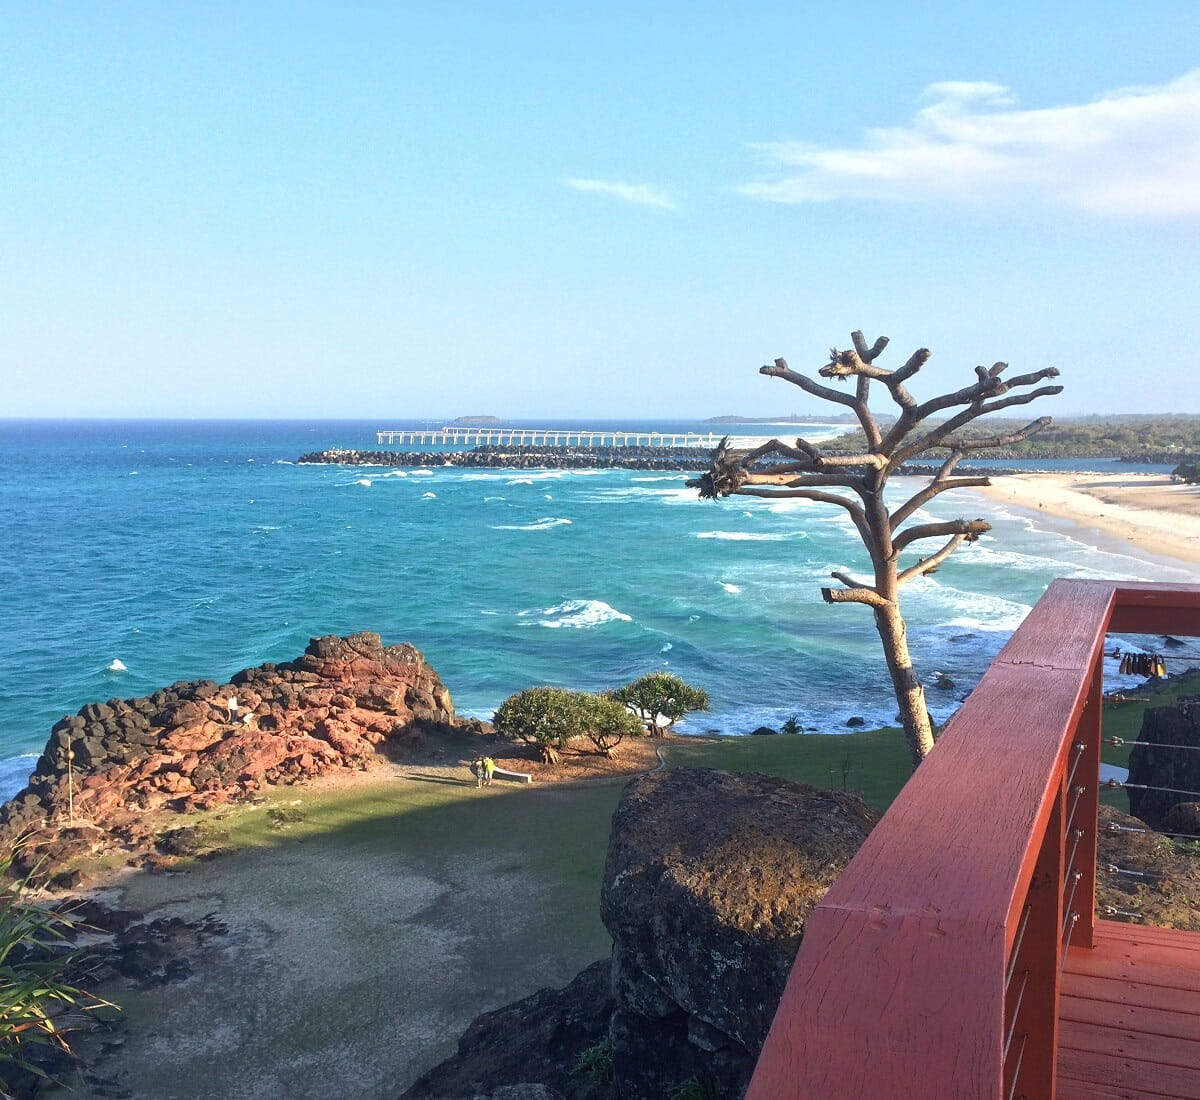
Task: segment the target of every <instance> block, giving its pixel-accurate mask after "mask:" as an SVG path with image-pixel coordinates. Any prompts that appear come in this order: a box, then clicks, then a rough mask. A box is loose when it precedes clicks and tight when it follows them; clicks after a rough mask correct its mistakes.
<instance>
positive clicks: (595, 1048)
mask: <svg viewBox="0 0 1200 1100" xmlns="http://www.w3.org/2000/svg"><path fill="white" fill-rule="evenodd" d="M571 1075H572V1076H573V1077H579V1078H582V1079H583V1080H584V1081H585V1082H586V1083H587V1084H589V1085H607V1084H609V1083H610V1082H611V1081H612V1079H613V1052H612V1040H611V1039H601V1040H600V1041H599V1042H598V1043H595V1044H593V1045H592V1046H590V1047H587V1048H586V1049H585V1050H583V1051H581V1052H580V1054H579V1059H578V1061H576V1063H575V1068H574V1069H573V1070H572V1071H571Z"/></svg>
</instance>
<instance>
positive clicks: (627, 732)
mask: <svg viewBox="0 0 1200 1100" xmlns="http://www.w3.org/2000/svg"><path fill="white" fill-rule="evenodd" d="M492 722H493V724H494V725H495V727H496V729H497V730H498V731H499V732H500V733H502V734H503V735H504V736H505V737H512V738H514V739H516V740H518V741H526V742H529V743H530V744H536V745H541V746H542V758H543V759H544V760H546V761H548V762H550V763H556V762H557V753H558V751H560V750H562V749H564V748H566V746H567V744H568V743H569V742H571V741H574V740H575V739H576V738H577V737H587V738H589V739H590V740H591V742H592V743H593V744H594V745H595V746H596V748H597V749H598V750H599V751H600V752H602V753H604V754H606V755H609V756H611V755H612V750H613V749H614V748H616V746H617V745H619V744H620V743H621V741H622V740H623V739H624V738H625V737H628V736H636V735H637V734H639V733H641V732H642V724H641V722H639V721H638V719H637V717H636V716H635V715H633V714H630V713H629V711H628V710H627V709H626V708H625V707H624V706H623V705H622V704H621V703H619V702H617V701H615V700H614V699H610V698H607V697H604V696H600V695H592V694H590V693H589V692H586V691H568V690H567V689H566V688H555V687H532V688H526V689H525V690H524V691H519V692H517V694H516V695H510V696H509V697H508V698H507V699H505V700H504V702H503V703H501V704H500V706H499V708H498V709H497V711H496V714H495V716H494V717H493V719H492Z"/></svg>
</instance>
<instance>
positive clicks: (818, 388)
mask: <svg viewBox="0 0 1200 1100" xmlns="http://www.w3.org/2000/svg"><path fill="white" fill-rule="evenodd" d="M851 339H852V340H853V342H854V347H853V348H852V349H850V350H848V351H838V350H837V349H836V348H834V349H833V350H832V352H831V353H830V361H829V362H828V363H827V364H826V365H825V366H823V367H821V368H820V369H819V370H818V372H817V373H818V374H819V375H820V376H821V377H822V378H829V379H836V380H838V381H841V382H844V381H847V380H849V379H854V380H855V385H854V391H853V393H849V392H843V391H841V390H836V389H832V388H831V387H829V386H825V385H822V384H821V383H820V382H817V381H816V380H815V379H812V378H809V377H807V376H806V375H803V374H798V373H796V372H795V371H793V370H792V369H791V368H790V367H788V365H787V363H786V362H785V361H784V360H783V359H776V360H775V363H774V365H773V366H767V367H763V368H761V370H760V371H759V373H760V374H765V375H768V376H769V377H771V378H782V379H784V380H786V381H788V382H791V383H792V384H793V385H796V386H799V387H800V388H801V389H802V390H804V391H805V392H806V393H810V394H812V395H813V396H814V397H819V398H821V399H822V400H824V401H830V402H832V403H834V404H836V405H842V406H845V407H846V408H848V409H850V410H851V411H852V412H853V413H854V415H855V417H856V418H857V419H858V423H859V425H860V427H861V428H862V431H863V434H864V435H865V436H866V449H865V450H864V451H863V452H862V453H861V454H852V455H833V454H829V455H827V454H824V453H823V452H822V451H821V449H820V448H819V447H817V446H816V445H815V444H812V443H809V442H808V441H807V440H805V439H797V440H796V441H795V443H794V444H789V443H784V442H782V441H780V440H778V439H772V440H770V441H769V442H767V443H764V444H763V445H762V446H761V447H756V448H754V450H751V451H740V452H739V451H734V450H732V449H731V448H730V447H729V441H728V437H726V438H725V439H724V440H722V441H721V445H720V446H719V447H718V448H717V450H716V451H714V452H713V456H712V463H711V465H710V467H709V469H708V471H707V472H706V473H704V474H703V475H701V476H700V477H699V478H696V479H693V480H690V481H689V482H688V485H691V486H693V487H695V488H698V489H699V490H700V496H701V498H704V499H711V500H717V499H719V498H721V497H726V496H730V495H736V496H757V497H791V498H796V497H799V498H801V499H804V500H815V501H818V502H820V503H823V504H833V505H836V506H837V507H839V508H844V509H845V510H846V511H847V512H848V513H849V515H850V518H851V519H852V520H853V521H854V526H855V527H856V528H857V530H858V533H859V536H860V537H861V538H862V541H863V544H864V546H866V548H867V551H868V553H869V554H870V556H871V565H872V568H873V571H874V580H873V581H872V582H871V583H867V582H865V581H861V580H856V579H855V578H854V577H851V576H850V575H848V574H847V573H844V572H842V571H840V570H837V571H834V572H833V573H832V574H831V575H832V577H833V578H834V580H837V581H840V582H841V584H842V585H843V586H844V587H841V588H822V589H821V595H822V596H823V597H824V598H825V601H826V602H827V603H859V604H866V605H867V606H868V607H870V608H871V609H872V611H873V612H874V615H875V628H876V630H878V632H879V637H880V640H881V641H882V643H883V652H884V657H885V659H886V661H887V666H888V673H889V674H890V676H891V679H892V687H893V689H894V690H895V694H896V702H897V703H898V704H899V707H900V717H901V721H902V722H903V723H904V736H905V739H906V740H907V742H908V747H909V752H910V754H911V757H912V765H913V768H914V770H915V769H916V767H917V766H918V765H919V764H920V763H921V761H922V760H923V759H924V758H925V756H926V755H927V754H928V753H929V750H930V749H931V748H933V741H934V737H933V724H932V723H931V721H930V719H929V708H928V706H927V705H926V702H925V692H924V689H923V688H922V686H921V681H920V680H919V679H918V678H917V675H916V673H915V672H914V671H913V666H912V659H911V657H910V656H909V651H908V640H907V628H906V626H905V623H904V618H903V617H902V615H901V613H900V603H899V596H900V589H901V588H902V587H903V586H904V585H905V584H907V583H908V582H909V581H912V580H915V579H916V578H917V577H922V576H925V575H926V574H928V573H932V572H933V571H934V570H935V569H937V567H938V566H939V565H941V564H942V562H944V561H945V560H946V559H947V558H948V557H949V556H950V555H951V554H952V553H954V551H955V550H956V549H957V548H958V547H959V546H961V545H962V544H963V543H964V542H974V541H975V540H976V539H978V538H979V536H980V535H982V534H983V533H984V532H985V531H988V530H990V529H991V525H990V524H988V523H986V522H984V521H983V520H982V519H969V520H968V519H955V520H947V521H945V522H936V523H915V524H910V525H909V526H907V527H905V526H904V524H905V522H906V521H907V520H908V519H910V518H911V517H912V516H913V515H914V514H915V513H916V512H917V510H918V509H920V508H922V507H924V506H925V505H926V504H928V503H929V502H930V501H931V500H933V499H934V497H936V496H939V495H940V494H942V493H944V492H946V491H947V490H949V489H964V488H969V487H972V486H982V485H988V484H990V481H989V480H988V478H986V477H954V476H952V474H953V472H954V469H955V467H956V466H957V465H958V463H959V461H960V460H961V459H962V458H963V456H964V455H966V454H968V453H970V452H971V451H978V450H983V449H985V448H992V447H1005V446H1009V445H1011V444H1014V443H1018V442H1020V441H1021V440H1024V439H1027V438H1029V436H1031V435H1033V434H1034V432H1037V431H1040V430H1041V429H1042V428H1044V427H1046V426H1047V425H1048V424H1049V423H1050V418H1049V417H1048V416H1043V417H1040V418H1039V419H1037V420H1034V421H1032V422H1030V423H1029V424H1026V425H1025V427H1023V428H1021V429H1019V430H1018V431H1014V432H1007V433H1004V434H1002V435H994V436H990V437H987V438H981V437H974V436H968V435H963V434H962V433H961V429H962V428H964V427H965V426H966V425H968V424H970V423H971V422H972V421H974V420H976V419H977V418H979V417H981V416H986V415H987V414H988V413H994V412H998V411H999V410H1001V409H1007V408H1011V407H1013V406H1014V405H1025V404H1028V403H1029V402H1030V401H1034V400H1036V399H1037V398H1039V397H1048V396H1050V395H1051V394H1056V393H1061V392H1062V386H1038V385H1037V383H1039V382H1041V381H1042V380H1043V379H1046V378H1056V377H1058V371H1057V370H1056V369H1054V368H1053V367H1047V368H1045V369H1044V370H1039V371H1034V372H1032V373H1030V374H1021V375H1017V376H1016V377H1014V378H1009V379H1004V378H1002V377H1001V376H1002V374H1003V372H1004V371H1005V370H1006V369H1007V364H1006V363H996V364H995V365H994V366H991V367H976V368H975V374H976V381H975V382H974V383H972V384H971V385H969V386H964V387H963V388H962V389H960V390H955V391H954V392H953V393H946V394H942V395H941V396H940V397H934V398H932V399H931V400H929V401H917V399H916V398H915V397H913V396H912V394H910V393H909V391H908V387H907V385H906V383H907V382H908V380H909V379H910V378H912V376H913V375H915V374H916V373H917V371H919V370H920V369H921V368H922V367H923V366H924V365H925V363H926V362H927V361H928V360H929V354H930V353H929V351H928V349H926V348H919V349H918V350H917V351H915V352H914V353H913V354H912V356H910V357H909V360H908V362H907V363H905V364H904V366H902V367H900V368H899V369H898V370H890V371H889V370H883V369H882V368H880V367H877V366H875V360H876V359H877V358H878V357H879V354H880V353H881V352H882V351H883V349H884V348H885V347H886V346H887V344H888V339H887V337H886V336H881V337H880V338H879V339H878V340H876V341H875V343H874V344H873V345H871V346H868V345H867V342H866V340H865V338H864V337H863V334H862V333H861V332H855V333H853V335H852V337H851ZM872 382H879V383H881V384H882V385H883V386H884V387H886V389H887V392H888V396H889V397H890V398H891V399H892V401H893V402H894V403H895V404H896V406H897V407H898V409H899V415H898V417H897V419H896V421H895V423H894V424H892V425H891V426H890V427H886V429H885V427H884V426H881V425H880V423H879V422H878V421H877V420H876V418H875V415H874V414H873V413H872V411H871V409H870V407H869V405H868V398H869V397H870V391H871V383H872ZM1031 386H1032V387H1036V388H1034V389H1028V388H1027V387H1031ZM1016 390H1021V391H1022V392H1020V393H1017V392H1014V391H1016ZM954 410H957V411H954ZM931 417H932V418H939V419H934V420H933V421H931V420H930V418H931ZM941 417H945V419H940V418H941ZM926 451H947V452H949V453H948V455H947V456H946V459H945V461H943V462H942V464H941V466H940V467H939V468H938V471H937V473H935V474H934V475H933V476H932V477H931V478H930V480H929V482H928V484H926V485H925V487H924V488H922V489H921V490H920V491H919V492H916V493H914V494H913V495H912V496H910V497H909V498H908V500H906V501H905V502H904V503H903V504H901V505H900V506H899V507H898V508H895V509H889V507H888V505H887V503H886V502H885V500H884V489H885V488H886V486H887V482H888V478H889V477H891V475H892V474H894V473H895V472H896V471H897V470H898V469H899V468H900V466H901V465H902V464H903V463H906V462H909V461H911V460H912V459H913V458H915V457H916V456H917V455H920V454H923V453H924V452H926ZM837 490H848V492H845V491H843V492H839V491H837ZM925 539H943V540H945V541H944V542H943V543H942V544H941V545H940V546H939V547H938V548H937V549H936V550H934V551H933V552H932V553H930V554H927V555H926V556H924V557H918V558H917V560H916V561H914V562H912V564H909V565H906V566H903V567H902V566H901V561H900V556H901V553H902V552H903V551H905V550H906V549H907V548H908V547H910V546H914V544H917V543H920V542H922V541H923V540H925Z"/></svg>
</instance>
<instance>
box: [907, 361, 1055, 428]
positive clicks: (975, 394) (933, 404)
mask: <svg viewBox="0 0 1200 1100" xmlns="http://www.w3.org/2000/svg"><path fill="white" fill-rule="evenodd" d="M1005 365H1006V364H1004V363H997V364H996V365H995V366H994V367H992V368H991V370H984V368H983V367H976V368H975V373H976V374H978V375H979V381H978V382H976V383H975V384H974V385H973V386H964V387H963V388H962V389H961V390H955V391H954V393H946V394H942V395H941V396H940V397H934V398H932V399H931V400H929V401H926V402H924V403H923V404H920V405H918V406H917V407H916V409H914V412H915V413H916V420H917V422H920V421H922V420H924V419H925V418H926V417H927V416H930V415H931V414H933V413H935V412H941V411H942V410H943V409H950V408H953V407H954V406H955V405H970V404H972V403H974V402H982V401H986V400H987V399H988V398H990V397H999V396H1000V395H1001V394H1004V393H1007V392H1008V391H1009V390H1011V389H1012V388H1013V387H1014V386H1029V385H1032V384H1033V383H1034V382H1040V381H1041V380H1042V379H1043V378H1057V377H1058V370H1057V368H1055V367H1046V368H1045V369H1044V370H1039V371H1034V372H1033V373H1032V374H1022V375H1020V376H1019V377H1017V378H1013V379H1012V380H1011V381H1009V382H1007V383H1006V382H1002V381H1001V380H1000V377H999V375H1000V371H1001V370H1003V369H1004V367H1005ZM981 372H982V373H981ZM1054 392H1055V393H1057V392H1059V391H1058V390H1055V391H1054ZM978 415H980V414H979V413H976V416H978Z"/></svg>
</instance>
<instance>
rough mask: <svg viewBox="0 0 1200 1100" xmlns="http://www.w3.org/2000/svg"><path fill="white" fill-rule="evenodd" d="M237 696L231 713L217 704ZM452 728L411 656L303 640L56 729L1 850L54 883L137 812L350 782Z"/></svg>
mask: <svg viewBox="0 0 1200 1100" xmlns="http://www.w3.org/2000/svg"><path fill="white" fill-rule="evenodd" d="M235 685H237V687H236V692H235ZM235 693H236V695H237V697H238V703H239V706H238V710H237V713H236V714H231V713H230V711H229V709H228V706H227V704H226V702H225V701H226V699H228V698H229V696H230V695H232V694H235ZM335 700H336V702H335ZM231 719H232V720H231ZM459 724H460V723H459V721H458V719H457V718H456V717H455V714H454V704H453V701H452V700H451V698H450V693H449V692H448V691H447V690H446V686H445V685H444V684H443V683H442V681H441V679H440V678H439V677H438V675H437V673H436V672H434V671H433V669H431V668H430V667H429V666H428V665H427V664H426V663H425V659H424V657H422V655H421V653H420V651H419V650H417V649H415V648H414V647H413V646H411V645H407V644H404V645H395V646H385V645H384V644H383V643H382V641H381V640H380V637H379V635H378V634H372V633H367V632H364V633H361V634H354V635H351V636H350V637H346V638H339V637H335V636H333V635H330V636H328V637H324V638H313V639H312V640H311V641H310V643H309V645H308V648H307V649H306V650H305V652H304V654H303V655H302V656H301V657H299V658H298V659H297V660H295V661H292V662H289V663H286V664H280V665H275V664H270V665H263V666H262V667H261V668H257V669H245V670H243V671H242V672H239V673H237V674H236V675H235V676H233V677H231V680H230V681H227V682H226V683H224V684H218V683H217V681H215V680H198V681H194V682H189V681H183V680H181V681H179V682H177V683H175V684H173V685H172V686H171V687H170V688H164V689H161V690H159V691H156V692H154V693H152V694H151V695H148V696H146V697H144V698H140V699H128V700H122V699H113V700H110V701H109V702H108V703H88V704H87V705H86V706H84V707H82V708H81V709H80V711H79V713H78V714H77V715H73V716H71V715H68V716H65V717H64V718H62V719H61V720H60V721H58V722H56V723H55V724H54V727H53V729H52V730H51V734H50V739H49V741H48V742H47V745H46V747H45V750H44V751H43V753H42V756H41V757H40V759H39V760H38V764H37V768H36V769H35V771H34V773H33V775H32V776H31V777H30V781H29V784H28V786H27V787H26V788H25V790H24V791H22V792H21V793H20V794H19V795H18V796H17V798H16V799H13V800H10V801H9V802H7V803H6V804H5V805H4V806H3V807H0V843H8V844H10V845H11V844H12V843H13V842H14V841H15V840H16V839H17V837H22V844H21V850H22V859H23V860H27V861H28V862H29V865H30V866H32V865H33V864H34V863H39V861H40V867H39V873H44V874H47V875H49V874H53V873H56V872H58V871H59V870H63V869H64V866H63V865H64V863H66V862H69V861H70V860H72V859H75V858H77V857H78V856H79V855H82V854H85V850H92V849H95V848H98V847H102V846H104V843H105V841H106V838H107V842H108V843H111V842H112V840H113V838H114V837H115V836H116V834H117V832H118V831H119V830H120V829H121V828H122V827H123V826H124V825H125V824H126V823H127V822H128V821H129V820H130V819H131V818H132V817H134V816H136V815H138V814H140V813H143V812H145V811H157V810H168V811H172V810H173V811H176V812H187V811H189V810H192V809H207V808H210V807H212V806H214V805H217V804H218V803H220V802H224V801H230V800H240V799H244V798H246V797H247V796H248V795H250V794H252V793H253V792H254V791H257V790H259V789H261V788H262V787H263V786H264V785H266V784H270V783H298V782H302V781H304V780H306V779H309V778H312V777H315V776H320V775H326V774H329V773H331V772H335V771H339V770H351V769H353V770H356V771H357V770H361V769H362V768H364V767H368V766H370V765H372V764H375V763H382V762H383V760H384V759H385V757H384V756H383V755H382V753H383V752H384V751H385V750H387V749H391V748H394V747H396V746H403V745H406V744H415V743H418V742H419V741H420V740H421V738H423V737H424V732H423V730H424V729H426V728H452V727H456V726H457V725H459ZM68 753H73V757H72V758H71V759H70V761H69V762H70V765H71V770H70V771H69V772H68ZM72 816H75V817H80V818H84V819H86V820H88V821H90V822H92V823H94V824H95V825H96V826H97V827H98V829H97V831H96V834H95V836H89V839H88V842H87V843H86V844H84V843H82V842H81V841H80V840H79V838H78V837H77V836H76V837H75V838H74V839H68V837H69V830H64V828H63V825H62V823H63V822H64V821H66V820H68V819H69V818H71V817H72ZM145 843H147V844H148V838H146V839H145ZM168 843H169V844H170V843H173V842H168ZM140 850H141V851H145V850H146V848H144V847H143V848H141V849H140ZM180 854H182V853H180Z"/></svg>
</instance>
